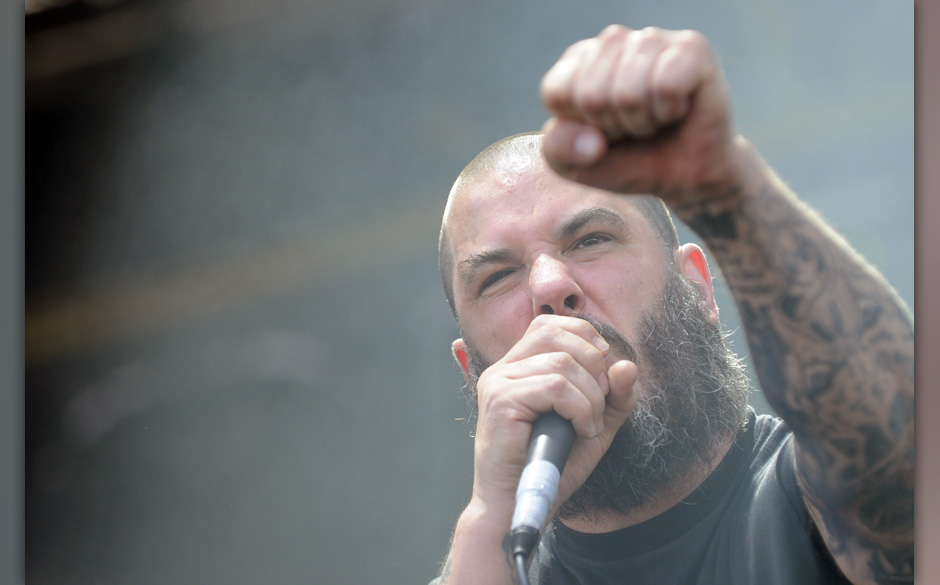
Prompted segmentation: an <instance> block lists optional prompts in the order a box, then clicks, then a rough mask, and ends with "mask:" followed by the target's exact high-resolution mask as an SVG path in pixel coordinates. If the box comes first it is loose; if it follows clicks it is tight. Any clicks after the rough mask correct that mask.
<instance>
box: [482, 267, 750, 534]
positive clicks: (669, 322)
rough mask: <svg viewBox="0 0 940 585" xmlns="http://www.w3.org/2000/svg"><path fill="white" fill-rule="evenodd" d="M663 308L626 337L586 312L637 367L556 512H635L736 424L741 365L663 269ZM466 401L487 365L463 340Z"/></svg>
mask: <svg viewBox="0 0 940 585" xmlns="http://www.w3.org/2000/svg"><path fill="white" fill-rule="evenodd" d="M669 275H670V276H669V278H668V280H667V282H666V285H665V287H664V290H663V297H662V298H663V305H662V306H661V307H659V308H658V309H657V310H654V311H650V312H648V313H646V314H644V315H643V316H642V317H641V320H640V324H639V327H638V335H637V337H638V339H639V340H640V341H638V342H636V343H631V342H630V341H629V340H627V339H626V338H625V337H624V336H623V335H622V334H621V333H620V332H619V331H617V330H616V329H615V328H613V327H611V326H610V325H607V324H604V323H599V322H597V320H596V319H594V318H592V317H590V316H588V315H577V316H578V317H580V318H582V319H585V320H586V321H588V322H589V323H591V324H592V325H593V326H594V328H595V329H597V332H598V333H600V334H601V336H602V337H604V338H605V339H606V340H607V342H608V343H609V344H610V346H611V351H612V352H613V353H614V354H615V355H617V357H620V358H626V359H629V360H631V361H633V362H634V363H636V365H637V369H638V377H637V382H638V383H639V385H640V386H641V387H642V388H641V389H639V388H638V390H640V391H639V392H638V395H637V401H636V407H635V408H634V410H633V412H632V413H631V414H630V416H629V418H628V419H627V421H626V422H625V423H624V424H623V426H622V427H621V428H620V430H619V431H618V432H617V434H616V435H615V437H614V439H613V442H612V443H611V445H610V448H609V449H608V450H607V452H606V453H605V454H604V456H603V457H602V458H601V460H600V461H599V462H598V464H597V467H596V468H595V469H594V471H593V472H592V473H591V475H589V476H588V478H587V480H586V481H585V482H584V484H583V485H582V486H581V487H580V488H579V489H578V490H577V491H576V492H575V493H574V494H573V495H572V496H571V497H570V498H569V499H568V500H567V501H566V502H564V503H563V504H562V505H561V506H560V507H559V509H558V516H559V517H560V518H573V517H585V518H591V517H598V516H601V515H603V514H605V513H608V512H615V513H627V512H630V511H632V510H635V509H638V508H642V507H643V506H645V505H647V504H649V503H651V502H652V501H654V500H655V499H656V498H658V497H660V496H662V495H664V494H666V493H668V492H669V490H671V489H675V488H676V487H677V486H680V485H681V484H682V482H683V481H684V480H687V479H690V478H691V477H692V476H693V475H695V474H696V473H697V472H701V471H702V470H705V469H708V466H709V465H710V464H711V462H712V460H713V458H714V457H715V455H716V454H717V451H718V449H719V448H720V446H721V444H722V442H723V440H724V439H725V438H727V437H728V436H733V435H734V434H735V433H736V432H737V430H738V429H739V428H740V427H741V425H742V424H743V423H744V421H745V418H746V413H747V401H748V392H749V383H748V378H747V373H746V368H745V366H744V365H743V363H742V362H741V360H740V359H739V358H738V357H737V356H735V355H734V353H733V352H732V351H731V349H730V348H729V347H728V346H727V345H726V344H725V341H724V336H723V335H722V333H721V331H720V330H719V328H718V326H717V325H716V324H714V323H712V322H711V321H710V320H709V314H708V309H707V308H706V306H705V302H704V300H703V298H702V294H701V292H700V290H699V288H698V287H697V286H695V285H694V284H692V283H691V282H690V281H689V280H688V279H687V278H685V277H684V276H682V275H681V274H678V273H677V272H675V271H670V272H669ZM467 356H468V364H467V365H468V373H469V374H470V382H469V384H468V388H469V390H470V396H469V399H470V400H471V401H472V403H473V404H475V403H476V381H477V380H478V378H479V376H480V374H482V372H483V371H484V370H485V369H486V368H487V367H489V365H490V364H489V363H488V362H486V361H485V360H484V359H483V358H482V355H481V354H480V352H479V351H478V349H477V348H475V347H474V346H473V345H472V344H471V343H470V342H469V341H467Z"/></svg>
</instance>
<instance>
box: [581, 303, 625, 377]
mask: <svg viewBox="0 0 940 585" xmlns="http://www.w3.org/2000/svg"><path fill="white" fill-rule="evenodd" d="M573 316H574V317H577V318H578V319H584V320H585V321H587V322H588V323H590V324H591V326H592V327H594V329H596V330H597V332H598V333H599V334H600V336H601V337H603V338H604V339H605V340H606V341H607V343H609V344H610V348H611V350H612V351H613V352H614V353H616V354H617V355H619V356H620V357H623V358H626V359H628V360H630V361H631V362H633V363H634V364H636V365H637V367H639V366H640V363H639V361H638V359H639V356H638V354H637V351H636V349H635V348H634V347H633V344H632V343H630V341H628V340H627V338H626V337H624V336H623V335H622V334H621V333H620V331H618V330H617V329H615V328H614V327H613V326H612V325H608V324H607V323H601V322H600V321H598V320H597V319H595V318H594V317H591V316H590V315H586V314H584V313H578V314H576V315H573Z"/></svg>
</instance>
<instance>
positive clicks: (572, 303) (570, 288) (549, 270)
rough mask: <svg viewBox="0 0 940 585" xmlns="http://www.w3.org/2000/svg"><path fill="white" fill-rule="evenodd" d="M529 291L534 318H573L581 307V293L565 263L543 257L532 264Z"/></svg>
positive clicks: (582, 298)
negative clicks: (568, 316)
mask: <svg viewBox="0 0 940 585" xmlns="http://www.w3.org/2000/svg"><path fill="white" fill-rule="evenodd" d="M529 289H530V290H531V293H532V309H533V311H534V313H535V314H536V315H543V314H547V315H551V314H556V315H573V314H575V313H578V312H581V309H582V308H583V305H584V293H583V292H582V290H581V287H579V286H578V283H577V282H576V281H575V279H574V278H572V276H571V274H570V273H569V271H568V267H567V266H566V265H565V263H564V262H562V261H561V260H559V259H557V258H553V257H551V256H548V255H545V254H543V255H541V256H539V257H538V258H536V260H535V262H534V263H533V264H532V268H531V270H530V271H529Z"/></svg>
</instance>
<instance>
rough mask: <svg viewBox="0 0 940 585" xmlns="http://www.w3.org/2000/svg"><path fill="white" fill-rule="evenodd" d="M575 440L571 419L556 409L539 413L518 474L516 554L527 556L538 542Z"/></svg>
mask: <svg viewBox="0 0 940 585" xmlns="http://www.w3.org/2000/svg"><path fill="white" fill-rule="evenodd" d="M573 442H574V427H573V426H572V425H571V421H569V420H567V419H564V418H562V417H561V415H559V414H558V413H557V412H555V411H552V412H548V413H545V414H542V415H539V417H538V418H537V419H536V420H535V422H534V423H533V424H532V437H531V438H530V439H529V454H528V459H527V460H526V465H525V468H523V470H522V477H520V478H519V487H518V488H517V489H516V508H515V510H514V511H513V515H512V554H513V556H514V557H515V556H518V555H523V556H524V557H525V558H528V557H529V554H530V553H531V552H532V549H534V548H535V545H536V543H538V541H539V538H540V537H541V534H542V529H543V528H544V526H545V524H546V522H547V521H548V513H549V511H551V509H552V504H553V503H554V502H555V496H556V495H557V494H558V484H559V482H560V480H561V472H562V470H563V469H564V468H565V461H566V460H567V459H568V453H569V452H571V444H572V443H573Z"/></svg>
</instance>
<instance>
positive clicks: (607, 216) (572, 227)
mask: <svg viewBox="0 0 940 585" xmlns="http://www.w3.org/2000/svg"><path fill="white" fill-rule="evenodd" d="M594 222H599V223H605V224H607V225H609V226H611V227H615V228H621V229H622V228H625V227H626V224H624V223H623V220H622V219H621V218H620V216H619V215H617V214H616V213H614V212H613V211H611V210H609V209H606V208H604V207H589V208H588V209H582V210H581V211H579V212H578V213H576V214H574V215H573V216H572V217H571V218H570V219H568V221H566V222H565V223H563V224H562V225H561V227H559V228H558V231H556V232H555V237H557V238H558V239H559V240H567V239H568V238H570V237H572V236H574V235H575V234H576V233H578V231H579V230H580V229H581V228H583V227H584V226H585V225H587V224H589V223H594Z"/></svg>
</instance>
